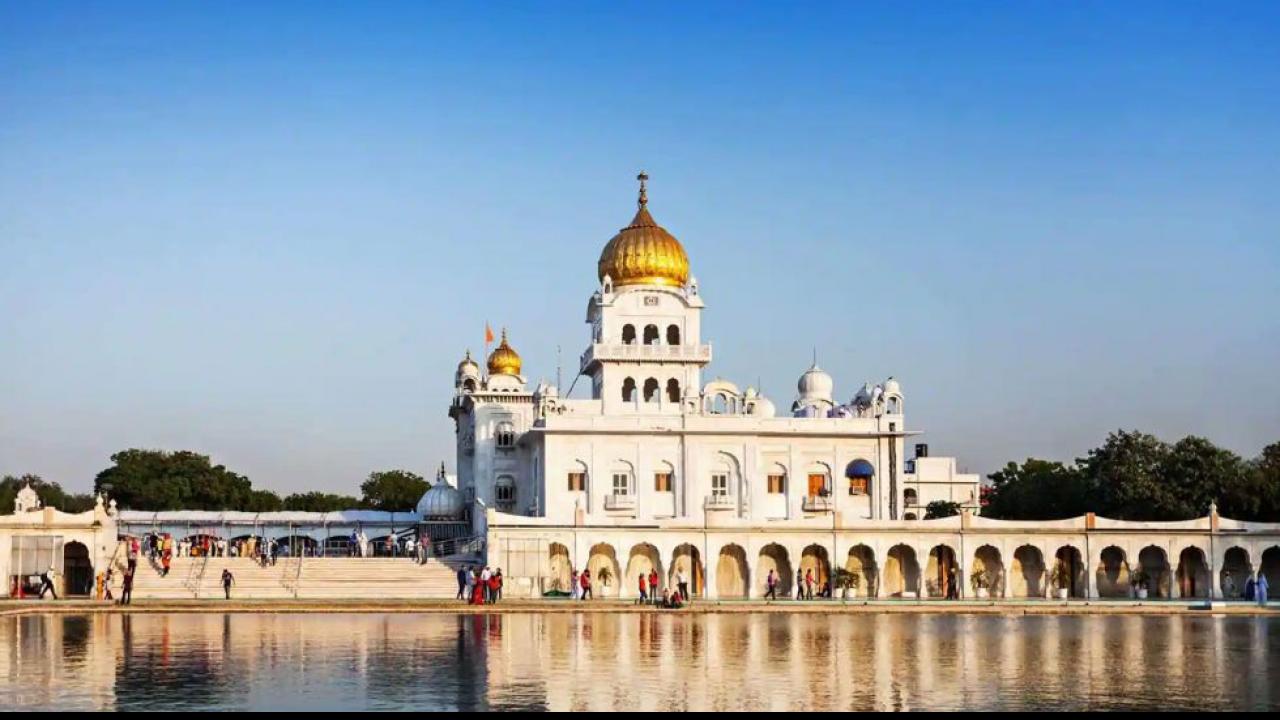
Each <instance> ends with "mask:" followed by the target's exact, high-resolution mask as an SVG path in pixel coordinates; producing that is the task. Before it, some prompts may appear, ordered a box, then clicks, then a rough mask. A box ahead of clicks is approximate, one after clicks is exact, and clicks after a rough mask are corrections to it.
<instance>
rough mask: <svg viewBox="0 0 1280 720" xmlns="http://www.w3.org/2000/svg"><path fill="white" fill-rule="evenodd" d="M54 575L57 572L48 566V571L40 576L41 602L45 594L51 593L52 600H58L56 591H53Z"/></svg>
mask: <svg viewBox="0 0 1280 720" xmlns="http://www.w3.org/2000/svg"><path fill="white" fill-rule="evenodd" d="M56 574H57V571H56V570H54V569H53V566H52V565H50V566H49V569H48V570H45V571H44V573H43V574H42V575H41V576H40V599H41V600H43V599H44V594H45V592H49V593H51V594H52V595H53V599H54V600H57V599H58V591H57V590H55V589H53V578H54V576H55V575H56Z"/></svg>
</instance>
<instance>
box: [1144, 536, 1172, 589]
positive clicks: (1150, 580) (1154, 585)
mask: <svg viewBox="0 0 1280 720" xmlns="http://www.w3.org/2000/svg"><path fill="white" fill-rule="evenodd" d="M1138 568H1139V569H1141V570H1142V574H1141V575H1140V576H1139V577H1140V578H1141V579H1142V582H1141V583H1139V586H1140V587H1145V588H1146V589H1147V594H1148V595H1147V596H1148V597H1154V598H1167V597H1170V596H1171V595H1172V594H1173V573H1172V572H1170V571H1169V556H1168V555H1166V554H1165V552H1164V549H1163V548H1158V547H1156V546H1155V545H1148V546H1146V547H1144V548H1142V550H1140V551H1139V552H1138Z"/></svg>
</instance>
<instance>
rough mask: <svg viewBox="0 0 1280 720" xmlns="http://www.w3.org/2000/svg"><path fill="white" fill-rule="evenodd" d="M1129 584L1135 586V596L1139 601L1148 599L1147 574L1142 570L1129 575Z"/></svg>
mask: <svg viewBox="0 0 1280 720" xmlns="http://www.w3.org/2000/svg"><path fill="white" fill-rule="evenodd" d="M1129 582H1130V583H1132V584H1133V594H1134V595H1136V596H1137V597H1138V599H1139V600H1146V599H1147V574H1146V573H1145V572H1143V571H1142V569H1141V568H1139V569H1137V570H1134V571H1133V572H1131V573H1129Z"/></svg>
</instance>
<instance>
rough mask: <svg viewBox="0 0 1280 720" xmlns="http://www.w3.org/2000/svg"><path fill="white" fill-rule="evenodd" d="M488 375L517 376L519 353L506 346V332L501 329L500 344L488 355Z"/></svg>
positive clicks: (518, 372) (518, 371)
mask: <svg viewBox="0 0 1280 720" xmlns="http://www.w3.org/2000/svg"><path fill="white" fill-rule="evenodd" d="M489 374H490V375H519V374H520V353H518V352H516V351H515V350H514V349H513V348H512V347H511V346H510V345H508V344H507V330H506V328H503V329H502V342H501V343H499V344H498V347H496V348H494V349H493V352H491V353H489Z"/></svg>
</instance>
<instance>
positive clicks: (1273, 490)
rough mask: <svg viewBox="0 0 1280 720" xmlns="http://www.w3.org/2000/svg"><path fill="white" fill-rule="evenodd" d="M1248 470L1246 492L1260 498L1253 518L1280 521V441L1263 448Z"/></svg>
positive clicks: (1250, 462) (1250, 463)
mask: <svg viewBox="0 0 1280 720" xmlns="http://www.w3.org/2000/svg"><path fill="white" fill-rule="evenodd" d="M1246 472H1247V475H1246V478H1245V483H1246V492H1247V493H1249V494H1251V495H1252V496H1253V497H1256V498H1257V499H1258V510H1257V514H1256V515H1255V516H1254V517H1253V518H1252V519H1254V520H1261V521H1264V522H1280V442H1275V443H1271V444H1270V445H1268V446H1266V447H1264V448H1262V453H1261V454H1259V455H1258V457H1256V458H1254V459H1253V460H1251V461H1249V463H1248V467H1247V471H1246Z"/></svg>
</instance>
